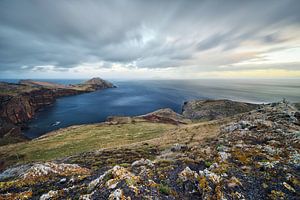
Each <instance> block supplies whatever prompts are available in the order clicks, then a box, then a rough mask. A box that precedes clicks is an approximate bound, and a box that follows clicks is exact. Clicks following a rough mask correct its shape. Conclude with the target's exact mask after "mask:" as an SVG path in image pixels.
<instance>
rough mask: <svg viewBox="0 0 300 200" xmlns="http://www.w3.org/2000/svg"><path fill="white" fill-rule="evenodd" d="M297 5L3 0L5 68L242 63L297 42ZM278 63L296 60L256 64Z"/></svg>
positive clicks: (289, 0)
mask: <svg viewBox="0 0 300 200" xmlns="http://www.w3.org/2000/svg"><path fill="white" fill-rule="evenodd" d="M299 10H300V2H299V1H297V0H286V1H281V0H265V1H260V0H253V1H240V0H228V1H226V2H225V1H218V0H211V1H208V0H190V1H184V0H174V1H168V0H160V1H159V0H153V1H146V0H110V1H109V0H107V1H105V0H104V1H96V0H87V1H80V0H73V1H68V0H61V1H51V0H45V1H37V0H24V1H17V0H2V1H1V2H0V72H5V74H6V75H7V73H8V74H9V72H10V73H11V74H14V73H16V72H22V71H26V72H28V71H30V70H31V71H33V72H37V71H39V72H41V71H44V72H46V71H47V70H48V71H49V70H50V71H57V72H61V73H68V69H77V68H78V67H81V68H84V67H86V69H90V68H91V67H92V68H95V69H98V68H102V69H104V68H105V69H112V68H113V66H115V65H116V64H118V65H122V66H123V67H127V68H128V69H132V68H145V69H163V68H173V69H174V70H176V69H177V68H185V69H187V70H194V71H195V72H205V71H206V72H210V71H216V70H220V71H223V70H224V69H226V66H227V67H228V69H229V68H230V69H231V70H238V69H237V67H232V66H233V65H236V64H238V63H241V62H246V61H248V60H252V59H259V58H260V59H262V58H261V57H262V54H265V53H266V52H267V53H270V52H273V51H276V50H277V49H291V48H295V47H297V46H299V44H300V36H299V35H300V13H299ZM281 62H282V63H284V62H285V61H284V60H283V61H281ZM273 65H274V67H275V68H276V69H277V68H279V67H278V66H282V69H286V70H289V69H290V68H291V67H290V66H288V67H286V66H287V65H280V64H279V63H277V64H276V63H275V64H272V65H271V64H268V66H264V65H257V64H255V66H254V65H253V70H257V68H260V69H269V68H270V67H272V66H273ZM25 66H26V67H25ZM49 66H51V67H49ZM224 66H225V67H224ZM258 66H259V67H258ZM247 68H249V70H251V65H250V64H249V65H248V66H247ZM292 69H293V70H295V69H297V66H294V67H292ZM298 69H299V68H298ZM3 74H4V73H3Z"/></svg>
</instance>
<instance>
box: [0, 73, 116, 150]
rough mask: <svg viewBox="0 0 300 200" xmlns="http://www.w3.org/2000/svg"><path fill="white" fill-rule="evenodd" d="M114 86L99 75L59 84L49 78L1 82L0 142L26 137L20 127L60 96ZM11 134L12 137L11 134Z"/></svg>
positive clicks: (23, 126) (24, 126) (24, 125)
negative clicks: (75, 83)
mask: <svg viewBox="0 0 300 200" xmlns="http://www.w3.org/2000/svg"><path fill="white" fill-rule="evenodd" d="M112 87H115V86H114V85H113V84H112V83H110V82H108V81H105V80H102V79H100V78H93V79H91V80H88V81H86V82H84V83H82V84H77V85H67V86H66V85H60V84H55V83H49V82H41V81H33V80H21V81H20V82H19V83H18V84H13V83H5V82H1V83H0V121H1V126H0V138H1V139H0V140H1V141H2V142H0V145H1V143H2V144H5V143H6V142H13V138H16V140H15V141H20V140H21V139H25V138H26V137H25V136H24V135H22V133H21V129H23V128H26V122H27V121H29V120H30V119H32V118H33V117H34V116H35V114H36V112H37V111H38V110H40V109H41V108H43V107H45V106H48V105H51V104H53V103H54V102H55V100H56V99H57V98H59V97H63V96H70V95H77V94H82V93H86V92H93V91H96V90H101V89H106V88H112ZM12 135H13V137H12Z"/></svg>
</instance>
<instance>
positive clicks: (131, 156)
mask: <svg viewBox="0 0 300 200" xmlns="http://www.w3.org/2000/svg"><path fill="white" fill-rule="evenodd" d="M228 104H230V107H228ZM235 104H236V105H237V107H236V108H237V109H236V110H235V109H234V108H235V107H234V106H235ZM187 105H192V106H194V105H198V107H197V108H198V109H195V108H193V109H191V108H190V107H187ZM247 105H248V104H244V103H241V102H233V101H230V102H228V101H227V100H216V101H214V100H209V101H205V102H203V101H202V100H195V101H192V103H189V102H187V103H185V105H184V106H183V108H184V109H183V110H188V111H189V112H188V114H186V113H184V112H183V115H181V114H178V113H175V112H173V111H172V110H170V109H162V110H158V111H155V112H153V113H149V114H146V115H142V116H136V117H116V116H115V117H109V118H108V120H107V121H106V122H104V123H99V124H91V125H80V126H72V127H69V128H65V129H60V130H57V131H53V132H51V133H49V134H46V135H44V136H42V137H40V138H37V139H35V140H32V141H28V142H21V143H17V144H12V145H6V146H3V147H0V158H1V160H2V163H1V166H0V167H1V169H0V171H2V172H1V173H0V199H41V200H46V199H70V198H71V199H85V200H87V199H127V200H128V199H295V200H296V199H298V197H299V195H300V193H299V191H300V175H299V168H300V138H299V133H300V112H299V110H298V109H297V108H296V106H295V104H291V103H289V102H287V101H282V102H278V103H269V104H261V105H249V108H245V106H247ZM200 107H204V108H205V109H204V110H207V109H208V108H209V107H210V109H212V110H211V112H207V111H203V112H201V109H200ZM241 107H242V108H243V109H242V108H241ZM244 108H245V109H244ZM213 109H215V110H213ZM227 109H228V110H227ZM199 113H200V114H199ZM212 113H217V115H212ZM220 115H224V116H222V117H221V116H220ZM189 116H192V117H189ZM195 116H201V117H200V118H198V119H195ZM214 116H215V117H214ZM211 119H212V120H211Z"/></svg>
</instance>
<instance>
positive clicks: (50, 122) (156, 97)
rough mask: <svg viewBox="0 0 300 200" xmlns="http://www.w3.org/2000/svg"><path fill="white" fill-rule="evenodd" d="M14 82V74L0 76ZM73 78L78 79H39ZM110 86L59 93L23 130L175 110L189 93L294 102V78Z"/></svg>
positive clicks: (31, 133) (297, 85)
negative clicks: (161, 110)
mask: <svg viewBox="0 0 300 200" xmlns="http://www.w3.org/2000/svg"><path fill="white" fill-rule="evenodd" d="M2 81H8V82H17V81H18V80H12V79H9V80H2ZM42 81H51V82H56V83H61V84H75V83H80V82H83V81H84V80H54V79H52V80H42ZM111 82H113V83H114V84H115V85H116V86H117V88H111V89H106V90H101V91H96V92H92V93H86V94H81V95H76V96H69V97H62V98H59V99H57V100H56V102H55V103H54V104H53V105H51V106H48V107H46V108H44V109H42V110H41V111H40V112H38V113H37V115H36V116H35V118H34V119H32V120H31V121H30V122H29V127H30V128H29V129H28V130H26V131H25V132H24V133H25V135H26V136H28V137H30V138H36V137H38V136H41V135H43V134H45V133H47V132H49V131H53V130H56V129H59V128H64V127H67V126H71V125H76V124H87V123H97V122H103V121H105V119H106V118H107V117H108V116H112V115H120V116H134V115H141V114H145V113H148V112H152V111H154V110H157V109H160V108H171V109H173V110H174V111H175V112H178V113H180V112H181V109H182V105H183V103H184V101H188V100H191V99H231V100H237V101H245V102H251V103H268V102H275V101H280V100H282V99H283V98H286V99H287V100H289V101H291V102H300V80H299V79H274V80H273V79H261V80H259V79H244V80H228V79H226V80H221V79H218V80H213V79H203V80H140V81H138V80H135V81H120V80H112V81H111Z"/></svg>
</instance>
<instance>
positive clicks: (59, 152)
mask: <svg viewBox="0 0 300 200" xmlns="http://www.w3.org/2000/svg"><path fill="white" fill-rule="evenodd" d="M172 128H174V125H170V124H162V123H148V122H140V123H135V124H121V125H108V124H93V125H82V126H74V127H69V128H65V129H61V130H58V131H57V132H55V133H53V134H50V135H47V136H45V137H43V138H39V139H36V140H32V141H29V142H23V143H17V144H12V145H6V146H2V147H0V158H1V160H4V161H5V162H6V165H10V164H14V163H17V162H19V163H24V162H31V161H45V160H51V159H56V158H62V157H66V156H70V155H73V154H78V153H82V152H87V151H92V150H97V149H101V148H107V147H118V146H122V145H126V144H131V143H135V142H140V141H144V140H149V139H152V138H155V137H158V136H161V135H162V134H163V133H164V132H165V131H166V130H169V129H172Z"/></svg>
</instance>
